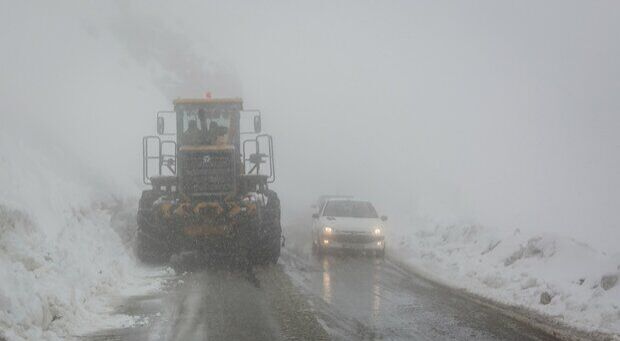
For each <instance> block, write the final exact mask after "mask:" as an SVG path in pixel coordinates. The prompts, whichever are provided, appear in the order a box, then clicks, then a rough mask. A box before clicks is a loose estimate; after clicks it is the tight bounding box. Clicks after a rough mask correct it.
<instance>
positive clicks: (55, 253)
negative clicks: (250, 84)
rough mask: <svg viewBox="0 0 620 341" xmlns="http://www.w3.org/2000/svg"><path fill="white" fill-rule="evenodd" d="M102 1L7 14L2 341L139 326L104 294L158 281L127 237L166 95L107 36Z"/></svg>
mask: <svg viewBox="0 0 620 341" xmlns="http://www.w3.org/2000/svg"><path fill="white" fill-rule="evenodd" d="M75 5H79V7H80V8H81V9H82V10H81V11H79V12H75V11H72V9H74V8H75ZM104 5H105V4H101V7H100V6H99V5H98V4H95V3H93V4H84V3H78V2H75V1H65V2H56V3H53V4H52V3H43V2H39V3H37V4H32V3H15V4H12V6H11V11H6V13H3V14H0V16H1V17H2V20H1V22H2V24H3V30H2V33H1V34H0V43H1V44H2V45H3V46H11V51H10V53H7V54H6V56H5V57H4V59H3V63H2V67H3V73H2V74H3V77H2V78H1V79H0V99H1V100H2V103H3V107H2V109H0V122H1V123H0V339H2V338H3V337H4V338H7V339H9V340H22V339H27V340H42V339H51V340H53V339H65V338H67V337H68V336H70V335H76V334H82V333H85V332H87V331H89V330H95V329H99V328H106V327H113V326H114V327H119V326H121V325H124V324H129V323H133V320H132V319H131V318H130V317H127V316H118V315H115V316H114V317H111V316H110V315H108V313H109V309H111V308H110V307H109V306H108V305H107V303H106V302H107V298H109V296H111V295H120V294H124V293H127V292H129V291H130V292H132V293H139V292H144V291H149V290H151V289H155V288H157V285H158V281H157V280H153V279H148V278H147V276H151V275H153V273H152V272H151V271H154V270H148V269H144V268H141V267H140V266H139V265H138V263H137V262H136V261H135V259H134V257H133V255H132V252H131V250H130V244H131V241H130V238H131V236H132V235H133V231H135V210H136V207H135V205H136V202H137V196H138V195H139V193H140V186H139V185H140V178H139V177H140V163H141V154H140V148H141V146H140V137H141V136H142V135H145V134H146V133H147V132H152V131H153V129H154V122H155V120H154V113H155V112H156V110H157V109H160V108H165V106H164V105H169V103H168V101H167V100H166V98H165V97H164V96H163V95H162V94H161V92H160V91H159V90H158V89H157V88H156V87H155V86H154V85H152V84H151V83H152V81H151V78H150V72H149V71H148V69H147V68H146V66H145V65H140V64H138V63H137V62H135V61H134V59H133V58H132V57H130V56H128V55H127V53H126V52H125V50H124V48H122V47H121V46H120V43H118V42H117V41H116V40H115V39H114V37H113V36H112V35H111V34H109V33H107V31H108V30H107V29H106V25H107V23H106V18H107V16H108V15H112V14H113V13H112V14H110V13H108V12H106V11H104V10H105V8H106V7H105V6H104ZM128 203H130V204H128ZM151 277H152V276H151Z"/></svg>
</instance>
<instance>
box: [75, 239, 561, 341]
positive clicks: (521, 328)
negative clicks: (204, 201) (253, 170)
mask: <svg viewBox="0 0 620 341" xmlns="http://www.w3.org/2000/svg"><path fill="white" fill-rule="evenodd" d="M288 244H289V245H287V248H286V250H284V252H283V255H282V257H281V259H280V264H278V265H277V266H273V267H266V268H258V269H255V271H254V272H253V273H247V272H244V271H236V270H230V269H224V268H219V269H214V268H208V269H200V270H196V271H195V272H193V273H188V274H185V275H181V276H178V277H177V278H174V279H172V280H171V281H170V284H171V285H170V287H169V288H168V289H167V290H165V291H164V292H162V293H160V294H156V295H153V296H147V297H133V298H129V299H127V300H126V301H124V302H123V303H122V304H121V305H119V309H118V311H119V312H120V313H126V314H131V315H138V316H141V317H143V318H144V321H145V323H144V324H142V325H140V326H136V327H131V328H125V329H117V330H107V331H101V332H98V333H95V334H92V335H88V336H86V337H85V339H87V340H328V339H331V340H556V338H554V337H552V336H549V335H548V334H545V333H543V332H541V331H539V330H537V329H534V328H531V327H529V326H528V325H525V324H523V323H521V322H518V321H516V320H514V319H512V318H510V317H507V316H504V315H502V314H500V313H498V312H497V311H496V310H494V309H491V308H488V307H485V306H482V305H480V304H478V303H475V302H473V301H470V300H469V299H468V298H466V297H464V296H462V295H457V294H454V293H453V292H451V291H450V290H448V289H446V288H444V287H441V286H438V285H435V284H434V283H432V282H429V281H427V280H425V279H422V278H420V277H418V276H416V275H415V274H412V273H411V272H409V271H407V270H405V269H403V268H401V267H400V266H398V265H397V264H395V263H393V262H392V261H390V260H388V259H385V260H383V259H376V258H374V257H370V256H364V255H347V254H334V255H327V256H324V257H318V256H315V255H313V254H312V252H311V251H310V247H309V243H308V240H306V238H305V236H304V235H303V234H301V235H297V236H296V235H293V236H292V238H291V234H290V233H289V243H288Z"/></svg>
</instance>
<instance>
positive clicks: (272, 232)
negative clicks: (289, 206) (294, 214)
mask: <svg viewBox="0 0 620 341" xmlns="http://www.w3.org/2000/svg"><path fill="white" fill-rule="evenodd" d="M265 195H266V196H267V200H268V201H267V206H266V207H265V215H264V218H263V219H264V220H263V223H264V227H263V231H264V233H265V236H264V239H263V243H264V247H263V252H262V255H261V256H262V257H261V263H262V264H278V259H279V258H280V251H281V250H280V249H281V244H280V243H281V241H282V225H281V223H280V199H279V198H278V195H277V194H276V192H274V191H271V190H267V191H266V192H265Z"/></svg>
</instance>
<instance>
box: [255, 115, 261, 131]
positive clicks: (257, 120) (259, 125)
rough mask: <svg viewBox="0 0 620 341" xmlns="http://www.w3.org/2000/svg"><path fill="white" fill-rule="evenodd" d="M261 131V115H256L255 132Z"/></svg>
mask: <svg viewBox="0 0 620 341" xmlns="http://www.w3.org/2000/svg"><path fill="white" fill-rule="evenodd" d="M260 131H261V122H260V116H254V132H255V133H256V134H258V133H260Z"/></svg>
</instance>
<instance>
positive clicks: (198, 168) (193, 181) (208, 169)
mask: <svg viewBox="0 0 620 341" xmlns="http://www.w3.org/2000/svg"><path fill="white" fill-rule="evenodd" d="M180 168H181V174H180V175H181V183H182V185H181V187H182V190H183V192H184V193H186V194H191V195H210V194H223V193H229V192H233V191H234V190H235V180H236V176H235V174H236V172H235V162H234V160H233V153H232V152H229V151H223V152H222V151H218V152H209V153H205V152H200V153H199V152H192V153H187V154H186V155H182V157H181V167H180Z"/></svg>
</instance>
